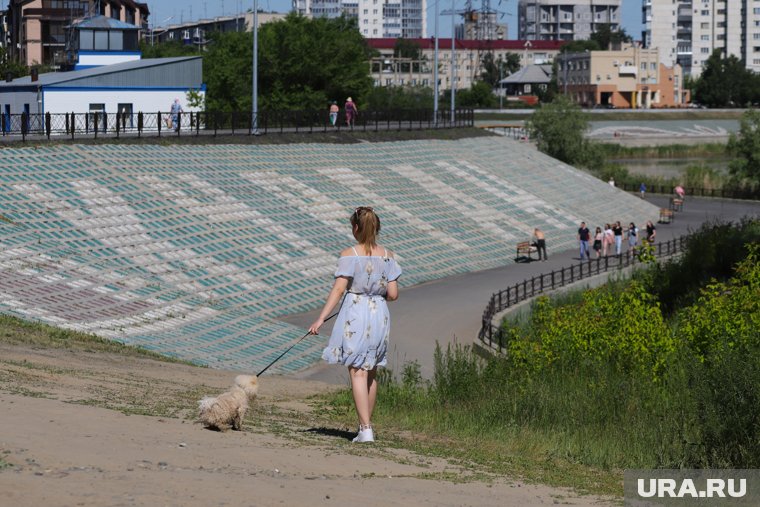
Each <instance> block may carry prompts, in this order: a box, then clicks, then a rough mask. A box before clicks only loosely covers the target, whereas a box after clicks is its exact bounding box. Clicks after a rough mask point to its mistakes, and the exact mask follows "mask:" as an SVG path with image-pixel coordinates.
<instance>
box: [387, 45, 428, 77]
mask: <svg viewBox="0 0 760 507" xmlns="http://www.w3.org/2000/svg"><path fill="white" fill-rule="evenodd" d="M393 56H394V57H395V58H408V59H410V60H411V61H412V67H413V71H414V72H419V71H420V61H421V60H426V58H425V56H423V54H422V48H421V47H420V45H419V44H417V43H416V42H414V41H413V40H410V39H402V38H398V39H396V43H395V44H394V46H393ZM409 71H410V69H409V64H406V65H402V67H401V72H409Z"/></svg>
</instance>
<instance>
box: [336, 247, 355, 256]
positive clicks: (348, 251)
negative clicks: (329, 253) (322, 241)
mask: <svg viewBox="0 0 760 507" xmlns="http://www.w3.org/2000/svg"><path fill="white" fill-rule="evenodd" d="M340 256H341V257H356V254H355V253H354V248H353V247H348V248H344V249H343V250H342V251H341V252H340Z"/></svg>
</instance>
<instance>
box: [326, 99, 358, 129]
mask: <svg viewBox="0 0 760 507" xmlns="http://www.w3.org/2000/svg"><path fill="white" fill-rule="evenodd" d="M343 110H344V111H345V113H346V126H347V127H351V128H353V126H354V123H355V122H356V116H357V115H358V114H359V108H357V107H356V103H355V102H354V101H353V99H351V97H349V98H347V99H346V103H345V105H344V106H343ZM338 113H340V107H338V103H337V102H335V101H334V100H333V101H332V102H331V103H330V124H331V125H332V126H333V127H335V126H337V124H338Z"/></svg>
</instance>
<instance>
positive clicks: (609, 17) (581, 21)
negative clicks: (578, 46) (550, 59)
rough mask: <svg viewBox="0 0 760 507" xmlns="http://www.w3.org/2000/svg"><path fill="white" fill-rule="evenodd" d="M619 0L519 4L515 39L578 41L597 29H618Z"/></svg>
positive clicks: (539, 0)
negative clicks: (602, 27)
mask: <svg viewBox="0 0 760 507" xmlns="http://www.w3.org/2000/svg"><path fill="white" fill-rule="evenodd" d="M621 1H622V0H520V1H519V3H518V5H517V13H518V38H520V39H523V40H565V41H568V40H582V39H588V38H590V37H591V34H592V33H594V32H596V30H597V27H598V26H599V25H609V26H610V28H611V29H612V30H613V31H614V30H618V29H619V28H620V20H621V13H620V4H621Z"/></svg>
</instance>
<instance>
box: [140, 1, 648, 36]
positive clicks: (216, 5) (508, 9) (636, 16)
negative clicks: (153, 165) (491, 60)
mask: <svg viewBox="0 0 760 507" xmlns="http://www.w3.org/2000/svg"><path fill="white" fill-rule="evenodd" d="M147 1H148V7H149V8H150V11H151V15H150V20H151V23H154V24H155V25H157V26H161V25H166V24H170V23H179V22H180V21H183V20H184V21H192V20H197V19H199V18H204V17H215V16H222V15H225V16H230V15H233V14H236V13H238V12H241V11H245V10H248V9H251V8H253V0H243V1H241V0H185V1H183V2H177V1H176V0H147ZM435 1H436V0H428V13H429V14H428V35H430V36H432V35H433V23H434V20H433V13H434V10H435V4H434V3H433V2H435ZM440 1H441V4H440V10H441V11H444V10H447V9H451V0H440ZM464 3H465V2H464V0H455V4H454V5H455V8H456V9H461V8H462V7H463V6H464ZM291 5H292V3H291V2H290V0H259V8H260V9H263V10H266V11H275V12H287V11H289V10H290V9H291ZM473 5H474V6H475V7H476V8H478V7H479V6H480V2H479V0H474V1H473ZM491 8H492V9H497V10H499V11H502V12H505V13H508V14H511V16H509V15H507V14H505V15H504V17H503V18H502V22H504V20H506V23H507V24H508V25H509V38H510V39H514V38H516V37H517V0H501V3H499V0H491ZM167 18H171V19H170V20H169V21H166V19H167ZM439 28H440V33H441V37H449V36H450V35H451V18H450V17H449V16H441V18H440V21H439ZM623 28H625V30H626V32H628V33H629V34H630V35H632V36H633V38H634V39H640V38H641V29H642V25H641V0H623Z"/></svg>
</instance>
